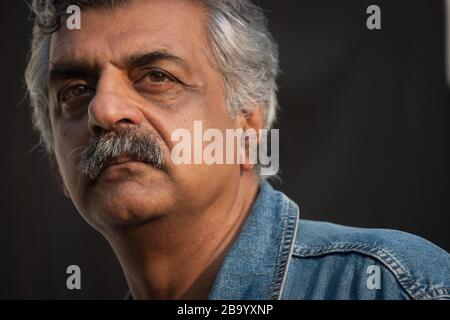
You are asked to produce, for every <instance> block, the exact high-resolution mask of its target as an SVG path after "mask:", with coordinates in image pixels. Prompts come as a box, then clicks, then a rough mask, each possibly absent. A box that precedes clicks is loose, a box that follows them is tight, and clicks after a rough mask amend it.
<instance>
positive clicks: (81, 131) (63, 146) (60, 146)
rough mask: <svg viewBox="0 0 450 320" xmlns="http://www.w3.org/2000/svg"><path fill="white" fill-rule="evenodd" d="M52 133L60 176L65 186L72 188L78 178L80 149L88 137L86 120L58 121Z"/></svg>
mask: <svg viewBox="0 0 450 320" xmlns="http://www.w3.org/2000/svg"><path fill="white" fill-rule="evenodd" d="M54 123H55V122H54ZM53 135H54V143H55V155H56V159H57V162H58V166H59V169H60V173H61V176H62V178H63V181H64V183H65V185H66V187H67V188H68V189H72V188H73V186H75V185H77V184H78V183H79V181H78V180H79V179H80V175H79V172H78V168H79V159H78V156H79V153H80V150H81V148H82V147H84V146H85V144H86V143H87V141H88V139H89V132H88V130H87V121H86V120H80V121H76V122H75V121H71V122H69V121H58V122H56V123H55V125H54V130H53ZM69 191H70V190H69Z"/></svg>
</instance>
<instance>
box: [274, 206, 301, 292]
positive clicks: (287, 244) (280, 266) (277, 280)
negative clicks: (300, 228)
mask: <svg viewBox="0 0 450 320" xmlns="http://www.w3.org/2000/svg"><path fill="white" fill-rule="evenodd" d="M282 205H283V206H284V207H285V208H286V209H284V208H283V209H284V210H283V212H286V217H285V219H284V227H283V235H282V238H281V246H280V250H279V253H278V258H277V263H276V267H277V270H276V272H275V276H274V278H273V280H272V286H271V287H272V288H273V290H272V294H271V299H273V300H278V299H279V297H280V293H281V287H282V284H283V279H284V276H285V274H286V269H287V265H288V261H289V258H290V256H291V255H290V253H291V248H292V252H293V247H294V240H295V238H294V237H293V233H295V228H296V227H297V225H298V223H297V214H295V215H293V214H291V210H290V208H291V207H292V204H291V202H290V201H288V202H285V201H282Z"/></svg>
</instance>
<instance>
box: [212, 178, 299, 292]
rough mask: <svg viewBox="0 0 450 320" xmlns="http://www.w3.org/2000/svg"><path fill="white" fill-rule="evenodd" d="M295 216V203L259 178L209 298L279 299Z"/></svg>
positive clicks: (293, 238) (295, 228) (297, 214)
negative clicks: (250, 202) (253, 196)
mask: <svg viewBox="0 0 450 320" xmlns="http://www.w3.org/2000/svg"><path fill="white" fill-rule="evenodd" d="M298 220H299V209H298V206H297V205H296V204H295V203H294V202H293V201H292V200H290V199H289V198H288V197H287V196H286V195H284V194H283V193H281V192H278V191H275V190H274V189H273V188H272V186H271V185H270V184H269V183H268V182H267V181H265V182H263V184H262V185H261V189H260V192H259V195H258V197H257V199H256V201H255V203H254V205H253V208H252V211H251V213H250V215H249V217H248V219H247V221H246V222H245V224H244V226H243V229H242V232H241V234H240V235H239V237H238V238H237V240H236V242H235V243H234V244H233V246H232V247H231V249H230V251H229V252H228V254H227V255H226V257H225V259H224V262H223V264H222V266H221V268H220V270H219V273H218V275H217V276H216V279H215V282H214V285H213V287H212V290H211V292H210V293H209V299H211V300H214V299H224V300H273V299H275V300H276V299H279V298H280V296H281V293H282V290H283V283H284V280H285V278H286V274H287V268H288V265H289V259H290V257H291V253H292V249H293V243H294V241H295V237H296V231H297V225H298Z"/></svg>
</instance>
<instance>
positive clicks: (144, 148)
mask: <svg viewBox="0 0 450 320" xmlns="http://www.w3.org/2000/svg"><path fill="white" fill-rule="evenodd" d="M158 141H159V138H158V136H157V135H156V134H155V133H153V132H151V131H148V130H143V129H139V128H137V127H120V128H118V129H116V130H114V131H108V132H106V133H104V134H102V135H99V136H96V137H93V138H91V140H90V141H89V143H88V144H87V145H86V146H85V147H84V148H83V149H81V153H80V168H81V172H82V174H83V175H85V176H87V177H88V178H89V179H90V180H91V181H94V180H96V179H97V178H98V176H99V175H100V174H101V173H102V171H103V170H104V169H105V167H106V166H107V165H108V162H111V161H113V160H114V159H116V158H119V157H128V158H130V159H131V160H133V161H142V162H145V163H148V164H150V165H152V166H154V167H155V168H157V169H160V170H163V171H167V168H166V166H165V163H164V158H163V152H162V148H161V146H160V144H159V143H158Z"/></svg>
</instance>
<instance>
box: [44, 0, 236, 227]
mask: <svg viewBox="0 0 450 320" xmlns="http://www.w3.org/2000/svg"><path fill="white" fill-rule="evenodd" d="M206 18H207V16H206V12H205V10H204V8H203V7H201V6H199V5H195V4H194V3H193V2H190V1H183V0H171V1H167V0H154V1H140V0H136V1H131V2H129V3H127V4H125V5H123V6H120V7H117V8H114V9H86V10H85V11H82V14H81V30H68V29H67V28H66V27H65V25H64V24H63V25H62V27H61V29H60V30H59V31H58V32H56V33H55V34H54V35H53V36H52V41H51V53H50V70H57V72H54V73H53V74H52V75H51V82H50V89H49V97H50V117H51V123H52V130H53V135H54V146H55V156H56V159H57V163H58V167H59V170H60V173H61V176H62V178H63V182H64V185H65V188H66V189H67V193H68V195H69V196H70V198H71V199H72V201H73V202H74V204H75V205H76V207H77V208H78V210H79V211H80V212H81V213H82V215H83V217H84V218H85V219H86V220H87V221H88V222H89V223H91V224H92V225H93V226H95V227H97V228H99V229H103V227H104V226H108V225H116V224H119V225H123V224H125V225H129V224H135V223H142V222H144V221H146V220H148V219H153V218H157V217H160V216H166V215H168V214H170V213H173V212H180V208H184V211H185V212H186V213H189V212H192V213H195V212H202V211H204V210H205V209H206V208H207V207H209V206H211V205H213V204H214V202H216V201H219V200H220V199H221V197H223V196H224V192H225V191H226V190H227V191H231V192H228V194H230V193H231V194H232V193H234V192H233V191H235V188H237V185H238V179H239V176H240V167H239V166H238V165H228V166H227V165H213V166H211V165H174V164H173V162H172V161H171V157H170V152H171V150H172V149H173V147H174V146H175V145H176V144H177V142H172V141H171V135H172V133H173V132H174V130H176V129H179V128H186V129H187V130H189V131H190V132H191V133H192V136H193V135H194V134H193V130H194V129H193V128H194V121H202V122H203V128H204V130H205V129H207V128H216V129H219V130H221V131H222V132H224V131H225V129H227V128H237V120H232V119H231V118H230V116H229V114H228V112H227V108H226V106H225V99H224V90H223V85H222V78H221V74H220V73H219V71H218V70H217V69H216V68H215V67H214V63H212V62H211V60H210V59H211V58H209V57H208V54H207V48H208V40H207V31H206V23H207V22H206ZM120 127H133V128H138V130H140V132H151V133H153V134H154V135H156V136H157V138H158V144H159V145H160V147H161V150H162V153H163V157H164V164H165V167H166V170H161V169H158V168H155V167H154V166H152V165H150V164H149V163H145V162H142V161H129V160H134V159H132V158H131V159H128V158H127V157H124V158H121V159H116V160H117V161H116V164H115V165H111V163H109V164H107V165H106V167H105V168H104V169H103V170H102V171H101V172H100V174H99V176H98V177H97V178H96V179H95V180H91V179H89V177H88V176H86V175H84V174H81V173H80V172H81V169H80V167H81V164H80V150H82V149H83V148H85V147H86V146H87V145H89V143H90V141H91V139H92V138H94V137H98V136H101V135H102V134H104V133H108V132H110V133H111V132H114V131H115V130H116V129H117V128H120ZM124 161H126V162H124ZM121 162H122V163H121ZM230 186H232V187H230ZM227 188H228V189H227ZM230 188H231V189H230ZM233 188H234V189H233ZM222 200H223V199H222Z"/></svg>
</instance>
